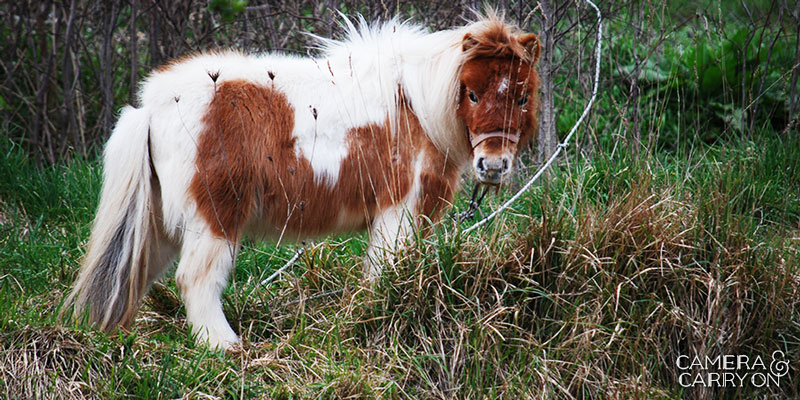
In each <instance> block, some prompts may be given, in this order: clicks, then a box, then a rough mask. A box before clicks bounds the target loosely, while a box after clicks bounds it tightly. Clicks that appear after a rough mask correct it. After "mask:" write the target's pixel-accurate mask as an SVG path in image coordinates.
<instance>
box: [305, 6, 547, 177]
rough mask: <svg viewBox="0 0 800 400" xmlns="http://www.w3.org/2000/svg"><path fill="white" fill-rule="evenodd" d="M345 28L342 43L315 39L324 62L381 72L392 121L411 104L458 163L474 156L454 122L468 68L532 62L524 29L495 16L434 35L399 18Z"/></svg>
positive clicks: (433, 138) (490, 14)
mask: <svg viewBox="0 0 800 400" xmlns="http://www.w3.org/2000/svg"><path fill="white" fill-rule="evenodd" d="M342 27H343V28H344V30H345V36H344V38H343V39H341V40H334V39H327V38H321V37H316V38H317V41H318V43H319V49H320V50H321V53H322V54H321V58H327V59H333V60H337V59H338V60H340V64H341V63H344V62H342V60H347V61H346V63H348V64H349V65H350V67H351V70H352V68H356V69H358V68H359V66H360V67H361V68H362V69H367V68H372V69H377V73H376V75H377V79H379V80H380V83H379V85H380V86H381V87H382V88H383V90H382V91H381V92H382V94H383V97H384V98H383V99H381V100H382V101H383V102H385V104H393V105H394V107H392V108H393V110H389V111H390V112H389V113H390V115H389V116H390V120H391V121H394V117H395V115H392V112H393V111H396V110H397V108H398V106H399V105H400V102H401V101H407V102H408V103H409V104H410V105H411V108H412V109H413V110H414V113H415V114H416V116H417V117H418V118H419V121H420V124H421V125H422V127H423V129H424V130H425V132H426V133H427V134H428V136H429V137H430V139H431V141H432V142H433V144H434V145H435V146H436V147H437V149H439V151H441V152H443V153H445V154H447V155H448V157H450V158H452V159H453V161H455V162H460V161H463V160H466V159H468V157H469V156H470V149H469V147H468V146H466V145H464V144H460V141H461V139H462V138H463V136H462V132H464V129H465V127H464V125H463V122H461V121H459V120H458V118H457V117H456V108H457V107H458V100H459V99H458V94H459V85H460V82H459V80H458V77H459V73H460V71H461V68H462V66H463V64H464V62H465V61H467V60H469V59H471V58H473V57H481V56H493V57H496V56H514V57H518V58H520V59H522V60H524V61H527V62H530V61H529V60H532V59H533V55H531V54H529V51H528V50H527V49H526V48H525V47H524V46H523V45H522V44H520V43H519V41H518V40H517V39H516V37H517V36H518V35H520V34H522V32H521V31H520V29H519V28H518V27H516V26H515V25H512V24H509V23H507V22H505V20H504V17H503V15H499V14H498V13H496V12H495V11H494V10H487V12H486V14H485V15H477V18H476V20H474V21H472V22H470V23H468V24H467V25H466V26H463V27H458V28H453V29H450V30H444V31H438V32H433V33H431V32H429V31H428V30H427V29H426V28H425V27H423V26H421V25H418V24H414V23H411V22H409V21H401V20H399V19H398V18H397V17H395V18H392V19H390V20H388V21H385V22H377V23H372V24H370V23H368V22H367V21H366V20H365V19H364V18H363V17H362V16H359V17H358V18H357V20H356V22H355V23H354V22H353V21H352V20H350V19H348V18H347V17H345V16H343V23H342ZM466 36H469V37H470V38H471V40H474V41H475V43H476V45H475V46H473V47H471V48H470V49H469V50H468V51H464V50H463V42H464V40H465V37H466ZM354 65H355V67H353V66H354ZM361 72H363V71H361ZM373 77H374V76H373ZM398 88H401V89H402V97H403V99H401V96H400V93H398V90H397V89H398ZM395 122H397V123H402V122H403V121H395Z"/></svg>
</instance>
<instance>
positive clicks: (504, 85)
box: [497, 78, 508, 95]
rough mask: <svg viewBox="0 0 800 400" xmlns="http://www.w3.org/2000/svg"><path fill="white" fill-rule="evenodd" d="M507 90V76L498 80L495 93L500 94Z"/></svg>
mask: <svg viewBox="0 0 800 400" xmlns="http://www.w3.org/2000/svg"><path fill="white" fill-rule="evenodd" d="M507 90H508V78H503V80H502V81H500V86H499V87H498V88H497V93H498V94H501V95H502V94H504V93H505V92H506V91H507Z"/></svg>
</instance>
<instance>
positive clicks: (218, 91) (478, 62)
mask: <svg viewBox="0 0 800 400" xmlns="http://www.w3.org/2000/svg"><path fill="white" fill-rule="evenodd" d="M345 24H346V26H347V29H348V31H349V33H348V35H347V38H346V39H345V40H342V41H334V40H328V39H320V42H321V48H322V52H321V54H320V55H319V56H318V57H315V58H301V57H295V56H289V55H282V54H266V55H257V56H256V55H246V54H242V53H238V52H215V53H202V54H196V55H193V56H189V57H186V58H184V59H181V60H178V61H175V62H172V63H170V64H168V65H166V66H163V67H161V68H159V69H158V70H156V71H155V72H153V73H152V74H151V75H150V76H149V77H148V78H147V79H146V80H145V81H144V83H143V85H142V91H141V93H140V96H139V102H140V107H139V108H133V107H130V106H129V107H126V108H125V109H124V110H122V113H121V115H120V118H119V121H118V122H117V125H116V127H115V129H114V132H113V134H112V135H111V138H110V139H109V141H108V144H107V145H106V148H105V153H104V165H105V170H104V175H103V189H102V194H101V199H100V206H99V209H98V211H97V216H96V218H95V221H94V225H93V228H92V234H91V238H90V240H89V245H88V250H87V253H86V256H85V258H84V260H83V263H82V266H81V271H80V275H79V276H78V279H77V281H76V282H75V284H74V288H73V291H72V293H71V295H70V298H69V301H70V302H74V305H75V311H76V312H78V313H82V312H84V311H88V317H89V321H90V322H91V323H93V324H96V325H97V326H98V327H99V328H100V329H103V330H105V331H109V330H111V329H113V328H115V327H116V326H118V325H122V326H129V325H130V324H131V323H132V322H133V320H134V317H135V314H136V312H137V309H138V307H139V303H140V302H141V300H142V297H143V296H144V295H145V294H146V293H147V290H148V288H149V287H150V285H151V284H152V283H153V282H154V281H155V280H156V279H158V278H159V277H160V276H162V275H163V274H164V272H165V271H166V270H167V269H169V267H170V266H172V264H173V261H174V260H175V258H176V257H178V256H179V259H180V261H179V263H178V267H177V271H176V273H175V280H176V282H177V286H178V288H179V289H180V292H181V295H182V297H183V300H184V302H185V303H186V314H187V319H188V322H189V324H190V325H191V327H192V331H193V332H194V333H195V334H196V336H197V339H198V341H199V342H206V343H208V344H209V345H210V346H211V347H221V348H229V347H230V346H231V345H233V344H235V343H237V342H238V341H239V339H238V337H237V335H236V333H234V331H233V330H232V329H231V327H230V325H229V324H228V322H227V320H226V319H225V316H224V314H223V311H222V303H221V299H220V296H221V293H222V290H223V289H224V287H225V286H226V284H227V279H228V275H229V274H230V271H231V268H232V267H233V266H234V260H235V259H236V253H237V251H238V249H239V246H240V243H241V240H242V237H243V235H253V236H258V237H266V238H268V239H273V240H277V241H279V242H280V241H281V240H298V239H303V238H308V237H315V236H319V235H323V234H326V233H330V232H338V231H348V230H355V229H363V228H368V229H369V232H370V247H369V250H368V257H367V260H366V261H365V268H364V271H365V275H366V276H367V278H370V279H372V278H375V277H376V276H378V275H379V274H380V273H381V265H382V264H383V263H384V262H385V261H386V260H387V259H389V260H391V257H392V254H393V253H394V252H395V249H396V248H397V247H398V245H402V243H403V240H404V238H406V237H407V236H408V235H409V234H410V233H411V232H412V230H413V229H414V228H415V225H416V224H417V223H418V221H419V220H420V217H421V216H426V217H430V218H435V217H436V215H437V214H439V213H440V212H441V211H442V209H443V208H444V207H445V206H446V205H447V204H448V203H449V202H450V201H451V200H452V198H453V193H454V192H455V191H456V189H457V188H458V185H459V180H460V177H461V174H462V172H463V170H464V168H465V167H466V166H467V165H469V164H470V163H471V164H472V167H473V169H474V172H475V176H476V178H477V179H478V180H479V181H480V182H483V183H486V184H491V185H496V184H499V183H502V182H503V181H504V180H505V179H507V177H508V176H509V174H510V172H511V170H512V165H513V160H514V157H515V156H516V155H517V154H518V152H519V151H520V149H521V148H522V147H523V144H526V143H528V142H529V141H530V140H531V139H532V136H533V132H534V130H535V127H536V113H537V109H538V100H537V89H538V77H537V74H536V72H535V70H534V64H535V63H536V61H537V59H538V57H539V41H538V39H537V38H536V36H535V35H533V34H525V33H523V32H521V31H519V29H518V28H516V27H514V26H510V25H508V24H506V23H505V22H503V20H502V17H498V16H496V15H494V14H493V13H490V15H489V16H487V17H483V18H481V19H480V20H478V21H477V22H474V23H471V24H469V25H467V26H465V27H461V28H458V29H453V30H447V31H440V32H435V33H427V32H425V31H424V30H423V29H422V28H421V27H418V26H413V25H410V24H407V23H400V22H397V21H396V20H393V21H390V22H388V23H384V24H382V25H376V26H369V25H368V24H367V23H366V22H365V21H363V19H362V20H361V21H360V23H359V26H358V27H355V26H354V25H353V24H352V23H351V22H349V21H345Z"/></svg>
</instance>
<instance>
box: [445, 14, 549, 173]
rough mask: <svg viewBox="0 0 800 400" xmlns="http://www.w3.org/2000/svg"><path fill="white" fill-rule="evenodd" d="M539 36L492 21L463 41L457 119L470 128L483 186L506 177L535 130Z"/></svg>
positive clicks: (471, 142) (475, 164)
mask: <svg viewBox="0 0 800 400" xmlns="http://www.w3.org/2000/svg"><path fill="white" fill-rule="evenodd" d="M539 49H540V47H539V39H538V38H537V37H536V35H533V34H525V33H522V32H518V31H517V30H516V29H513V28H510V27H508V26H507V25H505V24H504V23H502V22H501V21H500V20H498V19H491V18H490V19H489V20H488V21H486V22H485V23H484V24H480V25H478V28H477V29H475V30H474V31H469V32H467V33H466V34H465V35H464V38H463V40H462V51H463V52H464V63H463V65H462V67H461V72H460V75H459V81H460V90H459V100H458V101H459V103H458V115H459V117H460V118H462V119H463V121H464V123H465V125H466V128H467V129H466V136H467V139H468V140H469V142H470V145H471V147H472V166H473V168H474V169H475V176H476V177H477V179H478V180H479V181H480V182H481V183H484V184H490V185H497V184H500V183H502V182H503V181H505V180H506V179H507V177H508V176H509V175H510V173H511V171H512V169H513V163H514V158H515V157H516V156H517V154H519V152H520V150H521V149H522V148H523V147H524V146H525V144H527V143H529V142H530V141H531V140H532V139H533V137H534V132H535V130H536V128H537V122H536V115H537V113H538V109H539V101H538V94H537V93H538V88H539V76H538V75H537V74H536V69H535V68H534V66H535V64H536V61H537V60H538V59H539Z"/></svg>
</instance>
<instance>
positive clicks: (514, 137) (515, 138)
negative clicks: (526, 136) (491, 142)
mask: <svg viewBox="0 0 800 400" xmlns="http://www.w3.org/2000/svg"><path fill="white" fill-rule="evenodd" d="M467 135H469V131H467ZM519 136H520V135H519V133H503V132H500V131H494V132H489V133H481V134H480V135H477V136H475V137H474V138H470V140H469V141H470V144H472V148H473V149H474V148H476V147H478V145H479V144H481V143H482V142H483V141H484V140H487V139H491V138H495V137H499V138H503V139H505V140H507V141H509V142H511V143H514V144H516V143H517V142H519ZM467 137H469V136H467Z"/></svg>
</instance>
